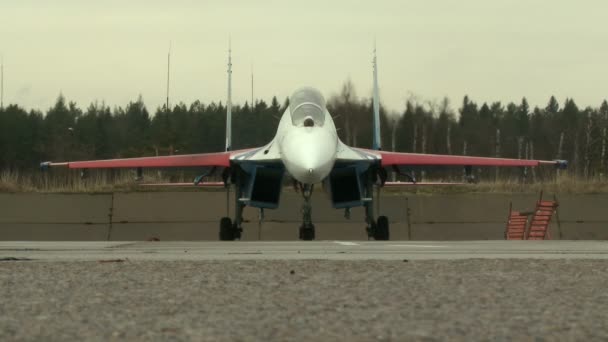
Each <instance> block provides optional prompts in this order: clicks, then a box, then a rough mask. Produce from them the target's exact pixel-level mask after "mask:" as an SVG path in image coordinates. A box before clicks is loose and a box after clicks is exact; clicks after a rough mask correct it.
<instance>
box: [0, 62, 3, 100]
mask: <svg viewBox="0 0 608 342" xmlns="http://www.w3.org/2000/svg"><path fill="white" fill-rule="evenodd" d="M0 109H4V56H2V57H0Z"/></svg>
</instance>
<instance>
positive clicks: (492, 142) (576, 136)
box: [0, 81, 608, 180]
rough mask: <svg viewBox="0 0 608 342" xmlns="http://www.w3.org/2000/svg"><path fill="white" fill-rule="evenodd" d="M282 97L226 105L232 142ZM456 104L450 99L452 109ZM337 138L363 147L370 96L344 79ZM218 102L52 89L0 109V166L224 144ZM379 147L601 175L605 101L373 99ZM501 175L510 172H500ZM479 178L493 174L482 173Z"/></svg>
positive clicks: (271, 117)
mask: <svg viewBox="0 0 608 342" xmlns="http://www.w3.org/2000/svg"><path fill="white" fill-rule="evenodd" d="M288 103H289V102H288V99H285V100H283V101H279V99H277V98H276V97H273V98H272V100H271V101H270V102H266V101H264V100H256V101H255V103H253V104H251V103H245V104H242V105H241V104H236V105H233V106H232V112H233V121H232V122H233V148H234V149H239V148H246V147H255V146H261V145H263V144H265V143H267V142H269V141H270V139H272V137H273V135H274V133H275V130H276V127H277V125H278V121H279V118H280V116H281V114H282V113H283V111H284V110H285V108H286V107H287V106H288ZM454 107H457V108H454ZM328 110H329V112H330V113H332V115H333V116H334V121H335V122H336V126H337V127H338V134H339V136H340V139H342V141H344V142H345V143H346V144H348V145H351V146H357V147H370V146H371V141H372V103H371V99H370V98H366V97H359V96H357V94H356V91H355V89H354V86H353V84H352V83H351V82H350V81H347V82H345V83H344V84H343V86H342V89H341V90H340V91H339V92H337V93H336V95H333V96H331V97H330V98H328ZM225 115H226V106H225V104H224V103H222V102H221V101H219V102H211V103H202V102H199V101H195V102H193V103H191V104H185V103H179V104H176V105H174V106H171V107H169V108H167V106H163V107H159V108H157V109H156V110H155V111H154V112H153V113H152V112H151V111H150V110H149V109H148V108H147V107H146V105H145V104H144V101H143V99H142V98H141V96H140V97H139V98H138V99H134V101H132V102H130V103H128V104H127V105H126V106H124V107H120V106H115V107H110V106H109V105H107V104H105V103H97V102H96V103H92V104H90V105H89V106H88V107H87V108H86V109H83V108H80V107H79V106H78V105H77V104H76V103H74V102H70V101H68V100H67V99H66V97H64V96H63V95H60V96H59V97H58V98H57V100H56V102H55V104H54V106H52V107H51V108H49V109H47V110H46V111H44V112H43V111H41V110H36V109H33V110H29V111H26V110H24V109H23V108H22V107H20V106H19V104H10V105H7V106H5V107H4V108H1V109H0V170H5V171H6V170H9V171H11V172H12V171H30V170H35V169H36V168H37V167H38V165H39V163H40V162H41V161H46V160H52V161H66V160H84V159H105V158H126V157H136V156H154V155H171V154H188V153H200V152H217V151H222V150H223V148H224V139H225V138H224V134H225V124H226V123H225ZM381 121H382V124H381V127H382V139H383V142H382V146H383V149H384V150H395V151H402V152H415V153H437V154H453V155H476V156H491V157H505V158H524V159H544V160H552V159H566V160H568V161H569V169H568V171H567V172H568V174H569V175H571V176H573V177H576V178H578V179H599V180H602V178H603V177H604V175H605V174H606V171H607V151H606V149H607V146H606V145H607V128H608V102H607V101H606V100H604V101H603V102H602V103H600V104H598V106H597V107H595V108H592V107H587V108H579V107H578V106H577V104H576V103H575V100H574V99H571V98H567V99H564V100H563V102H561V103H560V101H558V99H556V98H555V97H553V96H552V97H550V98H549V99H548V100H547V104H546V106H544V107H535V108H531V107H530V106H529V104H528V102H527V100H526V98H522V100H521V102H519V103H501V102H492V103H477V102H475V100H474V98H472V97H469V96H465V97H464V98H463V99H462V101H461V102H460V103H458V104H456V105H452V103H450V101H449V99H447V98H444V99H443V100H441V101H421V100H417V99H416V98H413V97H412V98H410V99H408V100H407V101H405V103H404V107H403V108H402V110H401V112H399V113H387V111H386V110H385V109H384V108H383V107H382V106H381ZM506 175H510V173H506V174H505V176H502V177H506ZM485 177H486V178H488V177H492V178H500V177H501V175H499V174H498V172H496V173H493V172H488V173H487V174H486V176H485Z"/></svg>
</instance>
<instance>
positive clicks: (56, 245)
mask: <svg viewBox="0 0 608 342" xmlns="http://www.w3.org/2000/svg"><path fill="white" fill-rule="evenodd" d="M1 257H16V258H26V259H34V260H49V261H91V260H93V261H94V260H101V259H107V258H124V259H129V260H142V261H143V260H157V261H177V260H190V261H197V260H286V259H289V260H299V259H322V260H403V259H418V260H423V259H470V258H484V259H496V258H520V259H521V258H528V259H529V258H533V259H539V258H540V259H608V242H606V241H382V242H381V241H367V242H363V241H289V242H287V241H280V242H247V241H236V242H208V241H206V242H202V241H200V242H192V241H188V242H179V241H168V242H128V241H125V242H106V241H99V242H74V241H69V242H61V241H59V242H55V241H53V242H42V241H31V242H19V241H17V242H10V241H8V242H7V241H0V258H1Z"/></svg>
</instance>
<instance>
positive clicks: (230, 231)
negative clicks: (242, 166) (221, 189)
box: [219, 174, 245, 241]
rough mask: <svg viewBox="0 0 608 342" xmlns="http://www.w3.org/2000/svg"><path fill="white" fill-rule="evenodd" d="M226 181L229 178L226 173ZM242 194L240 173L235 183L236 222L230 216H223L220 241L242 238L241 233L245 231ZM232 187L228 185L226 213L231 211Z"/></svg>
mask: <svg viewBox="0 0 608 342" xmlns="http://www.w3.org/2000/svg"><path fill="white" fill-rule="evenodd" d="M224 178H225V179H224V181H225V182H226V180H227V178H226V175H224ZM241 196H242V187H241V184H240V177H239V176H238V174H237V175H236V177H235V184H234V210H235V214H234V222H233V221H232V220H231V219H230V217H222V219H221V220H220V234H219V235H220V241H234V240H240V239H241V234H242V232H243V227H242V223H243V209H244V208H245V204H244V203H243V202H242V201H241V200H240V199H241ZM229 204H230V188H229V187H228V185H227V187H226V213H228V212H229V209H230V208H229V207H230V205H229Z"/></svg>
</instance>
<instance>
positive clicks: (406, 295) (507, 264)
mask: <svg viewBox="0 0 608 342" xmlns="http://www.w3.org/2000/svg"><path fill="white" fill-rule="evenodd" d="M607 255H608V243H606V242H598V241H594V242H590V241H589V242H587V241H539V242H533V241H479V242H477V241H475V242H473V241H470V242H444V241H441V242H438V241H437V242H435V241H433V242H430V241H428V242H423V241H420V242H412V241H406V242H403V241H387V242H374V241H370V242H361V241H357V242H353V241H318V242H228V243H220V242H1V243H0V260H2V261H0V291H1V293H2V300H1V304H0V340H2V341H20V340H94V341H97V340H128V341H132V340H153V341H155V340H158V341H160V340H176V341H180V340H197V341H234V340H238V341H311V340H314V341H335V340H348V341H351V340H352V341H371V340H375V341H395V340H396V341H402V340H408V341H410V340H412V341H435V340H450V341H452V340H454V341H476V340H499V341H510V340H525V341H529V340H536V341H543V340H564V341H581V340H608V291H606V284H608V262H606V260H604V259H606V256H607Z"/></svg>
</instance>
